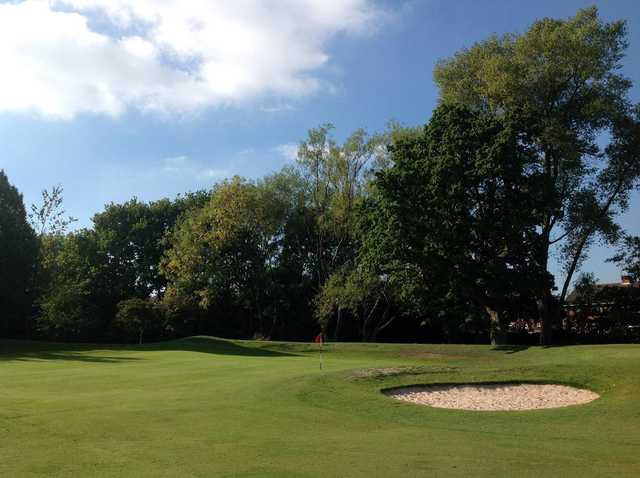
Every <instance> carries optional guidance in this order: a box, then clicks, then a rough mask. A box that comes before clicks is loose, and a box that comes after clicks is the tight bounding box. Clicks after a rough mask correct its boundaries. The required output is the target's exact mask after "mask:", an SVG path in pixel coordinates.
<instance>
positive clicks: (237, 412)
mask: <svg viewBox="0 0 640 478" xmlns="http://www.w3.org/2000/svg"><path fill="white" fill-rule="evenodd" d="M318 358H319V357H318V353H317V347H316V346H315V345H305V344H290V343H266V342H241V341H236V342H230V341H222V340H217V339H211V338H204V337H201V338H192V339H185V340H180V341H174V342H168V343H164V344H154V345H145V346H139V347H124V346H109V347H107V346H69V345H55V344H39V343H25V342H7V341H5V342H0V476H1V477H21V476H47V477H49V476H52V477H56V476H65V477H66V476H78V477H91V476H117V477H143V476H150V477H165V476H172V477H191V476H194V477H195V476H197V477H211V476H238V477H266V476H272V477H283V478H284V477H298V476H299V477H311V476H318V477H331V476H363V477H371V476H388V477H396V476H403V477H405V476H485V475H491V476H493V477H496V476H513V477H515V476H536V477H539V476H564V477H567V476H580V477H588V476H636V477H637V476H640V346H638V345H612V346H583V347H558V348H546V349H542V348H537V347H533V348H528V349H518V348H514V349H509V348H506V349H503V350H492V349H491V347H485V346H456V345H380V344H337V345H329V346H327V347H326V349H325V354H324V369H323V370H322V371H320V370H319V362H318ZM402 366H408V367H412V368H408V369H407V370H406V371H405V373H403V374H401V375H395V376H389V377H370V378H357V377H356V376H354V370H358V369H363V368H377V367H402ZM508 380H526V381H545V382H561V383H569V384H575V385H580V386H582V387H587V388H590V389H592V390H594V391H596V392H598V393H600V394H601V395H602V397H601V398H600V399H599V400H596V401H595V402H592V403H590V404H588V405H582V406H574V407H567V408H563V409H556V410H539V411H530V412H464V411H453V410H442V409H432V408H428V407H421V406H417V405H412V404H407V403H402V402H399V401H395V400H393V399H391V398H388V397H385V396H384V395H382V394H381V393H380V390H381V389H382V388H386V387H392V386H397V385H406V384H418V383H436V382H438V383H443V382H474V381H508Z"/></svg>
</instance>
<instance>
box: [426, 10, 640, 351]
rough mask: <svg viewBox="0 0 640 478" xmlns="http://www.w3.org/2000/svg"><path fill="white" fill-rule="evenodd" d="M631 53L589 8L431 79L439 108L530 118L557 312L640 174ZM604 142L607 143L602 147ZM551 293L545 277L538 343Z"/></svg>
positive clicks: (608, 236) (480, 47) (446, 66)
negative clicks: (627, 60) (626, 66)
mask: <svg viewBox="0 0 640 478" xmlns="http://www.w3.org/2000/svg"><path fill="white" fill-rule="evenodd" d="M626 48H627V40H626V27H625V23H624V22H622V21H617V22H612V23H604V22H602V21H601V20H600V18H599V17H598V12H597V9H596V8H589V9H585V10H580V11H579V12H578V13H577V14H576V16H575V17H573V18H569V19H567V20H557V19H550V18H545V19H542V20H540V21H537V22H535V23H534V24H533V25H532V26H531V28H530V29H529V30H528V31H526V32H525V33H524V34H522V35H516V34H508V35H504V36H501V37H498V36H493V37H491V38H489V39H488V40H486V41H483V42H480V43H477V44H475V45H473V46H472V47H471V48H469V49H466V50H463V51H461V52H459V53H458V54H456V55H455V56H453V57H452V58H449V59H447V60H444V61H442V62H440V63H439V64H438V66H437V67H436V69H435V72H434V77H435V81H436V83H437V84H438V86H439V87H440V99H441V102H444V103H462V104H465V105H467V106H469V107H471V108H473V109H476V110H481V111H488V112H491V113H494V114H498V115H502V114H514V113H515V112H517V113H518V114H520V115H522V116H524V117H526V118H528V120H527V124H526V129H527V131H528V132H529V133H530V134H531V137H532V138H533V140H534V144H535V146H536V150H537V163H536V167H537V169H538V170H539V171H540V172H541V173H542V174H543V180H542V181H541V184H540V193H541V195H542V198H543V202H544V207H543V208H542V210H541V214H540V222H539V224H538V232H539V233H538V234H537V236H536V238H535V240H534V241H533V242H532V243H531V248H532V249H533V250H535V251H536V252H537V261H538V262H539V264H540V265H541V266H542V267H544V268H548V266H549V260H550V256H551V254H552V248H553V246H554V245H557V246H558V247H559V252H560V255H561V258H562V261H563V265H564V269H565V272H566V274H565V277H564V280H563V282H562V283H561V288H560V291H561V292H560V296H559V302H560V305H562V303H563V302H564V299H565V297H566V294H567V290H568V287H569V284H570V283H571V280H572V276H573V274H574V272H575V271H576V270H577V269H578V268H579V266H580V263H581V262H582V261H583V260H584V258H585V255H586V253H587V251H588V248H589V246H590V245H591V244H592V243H593V241H594V240H595V239H596V238H598V237H599V238H600V239H602V240H604V241H605V242H615V241H616V240H617V239H618V236H619V229H618V227H617V226H616V225H615V223H614V221H613V220H614V217H615V215H616V214H617V213H619V212H620V211H622V210H624V209H625V208H626V207H627V196H628V193H629V191H630V190H631V189H632V188H633V187H635V185H637V178H638V175H639V174H640V170H639V169H640V168H639V167H638V154H639V151H640V148H638V134H639V126H638V121H637V119H638V118H637V111H634V108H633V107H632V106H631V105H630V102H629V98H628V91H629V89H630V87H631V81H629V80H628V79H627V78H625V77H624V76H622V74H621V73H620V66H621V60H622V58H623V55H624V52H625V49H626ZM607 137H609V138H610V139H611V142H610V144H609V146H607V147H601V146H600V141H599V140H600V139H601V138H607ZM552 289H553V279H552V277H551V275H550V274H549V275H548V276H547V279H546V280H544V281H541V282H540V284H539V291H538V294H537V295H538V308H539V313H540V317H541V319H542V325H543V329H542V334H541V341H542V343H550V342H551V330H552V318H553V314H552V303H553V302H554V299H553V296H552ZM556 310H558V309H557V308H556Z"/></svg>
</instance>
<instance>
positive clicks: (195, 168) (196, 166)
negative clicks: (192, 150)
mask: <svg viewBox="0 0 640 478" xmlns="http://www.w3.org/2000/svg"><path fill="white" fill-rule="evenodd" d="M161 163H162V168H161V170H162V172H164V173H167V174H170V175H172V176H176V175H178V176H183V177H188V178H191V179H198V180H210V179H216V180H218V179H224V178H226V177H230V176H231V175H232V174H231V171H230V170H229V169H216V168H210V167H206V166H204V165H202V164H200V163H198V162H197V161H194V160H192V159H191V158H189V157H188V156H173V157H170V158H164V159H163V160H162V161H161Z"/></svg>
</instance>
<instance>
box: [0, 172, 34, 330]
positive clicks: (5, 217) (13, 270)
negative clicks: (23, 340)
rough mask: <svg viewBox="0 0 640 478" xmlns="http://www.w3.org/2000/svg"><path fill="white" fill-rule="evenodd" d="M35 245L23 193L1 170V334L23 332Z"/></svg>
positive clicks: (27, 314) (30, 297)
mask: <svg viewBox="0 0 640 478" xmlns="http://www.w3.org/2000/svg"><path fill="white" fill-rule="evenodd" d="M37 251H38V245H37V241H36V236H35V233H34V231H33V229H32V228H31V226H30V225H29V223H28V222H27V214H26V210H25V207H24V202H23V200H22V195H21V194H20V193H19V192H18V190H17V189H16V188H15V186H13V185H12V184H11V183H9V179H8V178H7V175H6V174H5V172H4V171H3V170H0V334H1V335H22V334H24V333H25V327H26V324H27V320H28V317H29V315H30V314H31V300H32V299H33V297H32V293H31V288H32V279H33V272H34V267H35V263H36V257H37Z"/></svg>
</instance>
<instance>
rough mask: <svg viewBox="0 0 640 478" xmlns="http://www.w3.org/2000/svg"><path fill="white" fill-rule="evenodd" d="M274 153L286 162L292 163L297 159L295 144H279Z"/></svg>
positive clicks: (296, 146)
mask: <svg viewBox="0 0 640 478" xmlns="http://www.w3.org/2000/svg"><path fill="white" fill-rule="evenodd" d="M274 151H275V152H276V153H277V154H279V155H280V156H282V157H283V158H284V159H286V160H287V161H291V162H294V161H296V160H297V159H298V145H297V144H295V143H285V144H280V145H278V146H276V147H275V148H274Z"/></svg>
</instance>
